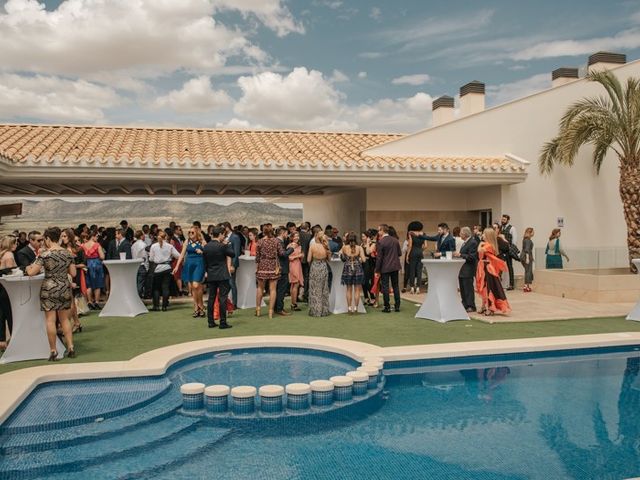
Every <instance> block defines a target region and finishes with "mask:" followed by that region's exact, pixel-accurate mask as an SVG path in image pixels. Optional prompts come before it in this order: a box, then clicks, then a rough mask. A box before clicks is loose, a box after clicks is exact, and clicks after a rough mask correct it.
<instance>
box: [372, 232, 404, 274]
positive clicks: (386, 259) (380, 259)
mask: <svg viewBox="0 0 640 480" xmlns="http://www.w3.org/2000/svg"><path fill="white" fill-rule="evenodd" d="M376 252H377V255H378V256H377V258H376V270H375V271H376V272H380V273H389V272H398V271H400V269H401V265H400V256H401V255H402V248H400V242H399V241H398V239H397V238H394V237H392V236H391V235H386V236H384V237H382V238H381V239H380V240H378V244H377V245H376Z"/></svg>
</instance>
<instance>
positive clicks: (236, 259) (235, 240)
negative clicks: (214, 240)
mask: <svg viewBox="0 0 640 480" xmlns="http://www.w3.org/2000/svg"><path fill="white" fill-rule="evenodd" d="M220 225H221V226H222V227H224V235H225V239H226V241H227V243H229V245H231V248H232V249H233V255H234V256H233V260H232V261H231V263H232V265H233V272H231V276H230V277H229V284H230V285H231V300H232V301H233V306H234V307H235V308H238V287H237V286H236V270H237V269H238V267H239V266H240V255H242V240H241V239H240V234H239V233H238V232H236V231H234V230H233V229H232V228H231V224H230V223H229V222H222V223H221V224H220Z"/></svg>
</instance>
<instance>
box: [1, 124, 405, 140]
mask: <svg viewBox="0 0 640 480" xmlns="http://www.w3.org/2000/svg"><path fill="white" fill-rule="evenodd" d="M2 127H31V128H73V129H86V130H102V129H105V130H107V129H109V130H156V131H186V132H189V131H196V132H222V133H291V134H306V135H354V136H364V135H368V136H387V137H404V136H406V135H408V134H407V133H393V132H390V133H385V132H351V131H326V130H316V131H312V130H294V129H283V130H278V129H248V128H247V129H238V128H214V127H161V126H159V127H154V126H140V125H81V124H80V125H77V124H55V123H52V124H49V123H0V128H2Z"/></svg>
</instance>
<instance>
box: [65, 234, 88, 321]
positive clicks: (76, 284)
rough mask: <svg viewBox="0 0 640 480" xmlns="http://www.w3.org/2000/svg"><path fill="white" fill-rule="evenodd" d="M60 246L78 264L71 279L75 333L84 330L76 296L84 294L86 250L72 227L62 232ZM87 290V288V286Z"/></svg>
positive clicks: (72, 314)
mask: <svg viewBox="0 0 640 480" xmlns="http://www.w3.org/2000/svg"><path fill="white" fill-rule="evenodd" d="M60 246H61V247H62V248H65V249H67V251H68V252H69V253H70V254H71V255H73V264H74V265H75V266H76V276H75V277H74V278H73V279H72V280H71V288H72V291H73V301H72V302H71V319H72V320H73V333H77V332H82V324H81V323H80V317H79V316H78V308H77V306H76V301H75V299H76V297H78V296H81V295H82V284H83V283H84V269H85V259H84V251H83V250H82V248H79V247H78V246H77V245H76V235H75V233H74V231H73V229H72V228H67V229H65V230H63V231H62V233H61V234H60ZM85 290H86V288H85Z"/></svg>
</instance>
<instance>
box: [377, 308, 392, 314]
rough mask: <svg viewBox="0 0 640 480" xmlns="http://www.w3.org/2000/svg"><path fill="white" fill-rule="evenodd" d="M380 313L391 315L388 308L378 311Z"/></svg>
mask: <svg viewBox="0 0 640 480" xmlns="http://www.w3.org/2000/svg"><path fill="white" fill-rule="evenodd" d="M380 311H381V312H382V313H391V309H390V308H387V307H385V308H383V309H382V310H380Z"/></svg>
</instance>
